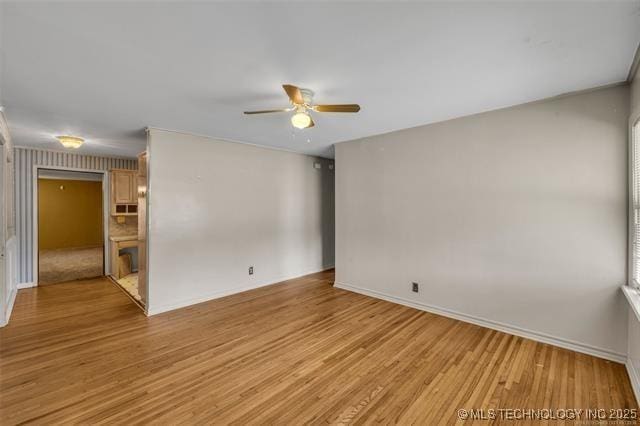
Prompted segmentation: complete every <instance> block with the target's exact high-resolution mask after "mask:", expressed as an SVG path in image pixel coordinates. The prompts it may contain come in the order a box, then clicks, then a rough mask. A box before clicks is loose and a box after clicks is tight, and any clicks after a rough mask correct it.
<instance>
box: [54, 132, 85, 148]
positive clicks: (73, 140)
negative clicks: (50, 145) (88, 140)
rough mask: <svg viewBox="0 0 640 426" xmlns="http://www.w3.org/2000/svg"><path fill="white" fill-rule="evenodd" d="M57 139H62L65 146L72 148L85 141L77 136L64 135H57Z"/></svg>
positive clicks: (78, 146)
mask: <svg viewBox="0 0 640 426" xmlns="http://www.w3.org/2000/svg"><path fill="white" fill-rule="evenodd" d="M56 139H58V140H59V141H60V143H61V144H62V146H64V147H65V148H71V149H78V148H80V147H81V146H82V144H83V143H84V139H82V138H80V137H77V136H68V135H62V136H56Z"/></svg>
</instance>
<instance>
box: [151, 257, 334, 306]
mask: <svg viewBox="0 0 640 426" xmlns="http://www.w3.org/2000/svg"><path fill="white" fill-rule="evenodd" d="M329 269H333V266H329V267H323V268H321V269H320V270H314V271H309V272H305V273H302V274H299V275H295V276H291V277H280V278H276V279H269V280H266V281H264V282H261V283H256V284H250V285H245V286H238V287H231V288H229V289H225V290H219V291H215V292H212V293H208V294H204V295H202V296H200V297H196V298H191V299H184V300H180V301H177V302H174V303H167V304H164V305H159V306H153V304H152V303H150V304H149V305H150V306H148V307H147V312H146V314H147V316H152V315H157V314H161V313H163V312H168V311H173V310H175V309H180V308H186V307H187V306H191V305H197V304H198V303H203V302H208V301H209V300H214V299H219V298H221V297H225V296H231V295H232V294H236V293H242V292H244V291H248V290H254V289H256V288H260V287H266V286H269V285H273V284H278V283H280V282H282V281H287V280H292V279H295V278H300V277H304V276H306V275H311V274H317V273H318V272H323V271H326V270H329ZM150 299H151V301H153V300H152V297H150Z"/></svg>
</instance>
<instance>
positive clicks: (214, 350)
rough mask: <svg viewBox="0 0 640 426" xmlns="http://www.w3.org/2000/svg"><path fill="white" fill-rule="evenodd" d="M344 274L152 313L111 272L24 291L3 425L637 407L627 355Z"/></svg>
mask: <svg viewBox="0 0 640 426" xmlns="http://www.w3.org/2000/svg"><path fill="white" fill-rule="evenodd" d="M332 279H333V274H332V273H331V272H326V273H320V274H314V275H310V276H307V277H303V278H299V279H295V280H290V281H286V282H283V283H280V284H276V285H273V286H269V287H263V288H260V289H257V290H252V291H249V292H245V293H241V294H236V295H233V296H229V297H225V298H223V299H218V300H214V301H210V302H206V303H202V304H199V305H195V306H192V307H188V308H184V309H180V310H177V311H173V312H168V313H165V314H160V315H157V316H154V317H151V318H147V317H145V316H144V315H143V314H142V313H141V311H140V309H139V308H138V307H137V306H135V305H134V304H133V303H132V302H131V301H130V300H129V299H128V297H127V296H126V295H125V294H123V293H122V292H121V291H120V290H119V289H118V288H116V287H115V285H114V284H113V283H112V282H110V281H109V280H107V279H103V278H101V279H96V280H90V281H84V282H73V283H65V284H58V285H55V286H45V287H40V288H33V289H25V290H20V291H19V293H18V296H17V300H16V304H15V308H14V313H13V316H12V318H11V322H10V324H9V325H8V326H6V327H5V328H3V329H0V392H1V393H0V424H2V425H11V424H17V423H24V422H34V423H40V424H60V423H64V424H73V423H76V424H77V423H80V424H100V423H102V424H145V423H154V424H167V425H169V424H171V425H175V424H199V425H201V424H229V423H235V424H238V425H245V424H279V425H281V424H294V425H300V424H305V423H314V424H339V423H342V424H373V423H378V422H380V423H384V424H390V423H398V424H412V423H413V424H421V425H431V424H437V423H443V424H449V423H455V422H456V420H457V410H458V409H460V408H483V407H484V408H514V409H518V408H585V409H586V408H603V409H609V408H634V409H636V408H637V407H636V404H635V402H634V398H633V396H632V391H631V387H630V384H629V380H628V378H627V376H626V373H625V369H624V366H622V365H621V364H617V363H614V362H609V361H605V360H602V359H598V358H594V357H591V356H588V355H582V354H578V353H575V352H571V351H568V350H564V349H559V348H556V347H553V346H549V345H545V344H541V343H536V342H533V341H531V340H527V339H523V338H520V337H515V336H511V335H508V334H504V333H500V332H497V331H493V330H489V329H485V328H481V327H478V326H475V325H471V324H466V323H463V322H460V321H456V320H452V319H448V318H444V317H441V316H437V315H433V314H429V313H425V312H421V311H417V310H414V309H411V308H407V307H404V306H400V305H395V304H392V303H388V302H385V301H381V300H376V299H373V298H369V297H366V296H362V295H358V294H355V293H350V292H347V291H343V290H339V289H335V288H333V286H332V285H331V282H332ZM469 423H470V422H469ZM481 424H488V422H483V423H481ZM509 424H514V423H509ZM592 424H593V423H592Z"/></svg>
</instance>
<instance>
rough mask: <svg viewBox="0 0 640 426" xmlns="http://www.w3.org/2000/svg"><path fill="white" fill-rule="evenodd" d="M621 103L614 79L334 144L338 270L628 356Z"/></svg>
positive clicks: (424, 302) (360, 284)
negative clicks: (416, 287)
mask: <svg viewBox="0 0 640 426" xmlns="http://www.w3.org/2000/svg"><path fill="white" fill-rule="evenodd" d="M628 114H629V88H628V86H618V87H615V88H609V89H602V90H597V91H593V92H590V93H585V94H580V95H575V96H567V97H563V98H557V99H551V100H547V101H542V102H537V103H531V104H526V105H521V106H517V107H513V108H507V109H503V110H499V111H493V112H488V113H484V114H479V115H474V116H470V117H465V118H460V119H456V120H451V121H447V122H443V123H438V124H433V125H428V126H423V127H418V128H414V129H408V130H402V131H398V132H394V133H389V134H385V135H380V136H374V137H369V138H365V139H361V140H357V141H351V142H345V143H340V144H337V145H336V271H337V277H336V282H337V283H338V284H339V285H342V286H345V287H348V288H350V289H352V290H355V291H361V292H365V293H368V294H371V295H374V296H378V297H383V298H387V299H391V300H395V301H400V302H403V303H408V304H412V305H414V306H420V307H422V308H423V309H427V310H433V311H437V312H441V313H444V314H446V315H450V316H454V317H458V318H463V319H465V320H469V321H475V322H478V323H481V324H483V325H486V326H490V327H495V328H502V329H505V330H509V331H510V332H512V333H519V334H524V335H528V336H531V337H534V338H536V339H538V340H546V341H551V342H553V343H556V344H561V345H563V346H566V347H572V348H574V349H577V350H582V351H585V352H591V353H596V354H599V355H601V356H605V357H608V358H613V359H620V360H621V359H624V356H625V354H626V320H627V317H626V315H627V306H626V304H625V301H624V300H623V296H622V294H621V292H620V285H622V284H623V283H625V281H626V244H627V223H626V220H627V210H626V209H627V174H626V171H627V164H626V159H627V129H628V127H627V123H628V117H629V115H628ZM412 281H416V282H418V283H419V284H420V292H419V293H417V294H416V293H413V292H411V282H412Z"/></svg>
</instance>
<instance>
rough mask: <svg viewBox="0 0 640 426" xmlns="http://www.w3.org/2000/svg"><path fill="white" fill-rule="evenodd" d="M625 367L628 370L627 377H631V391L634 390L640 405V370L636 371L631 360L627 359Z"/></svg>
mask: <svg viewBox="0 0 640 426" xmlns="http://www.w3.org/2000/svg"><path fill="white" fill-rule="evenodd" d="M624 365H625V367H626V369H627V375H628V376H629V381H630V382H631V389H633V394H634V395H635V397H636V401H638V404H640V374H639V373H638V370H636V369H635V367H634V365H633V362H632V361H631V359H629V358H627V359H626V362H625V363H624Z"/></svg>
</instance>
